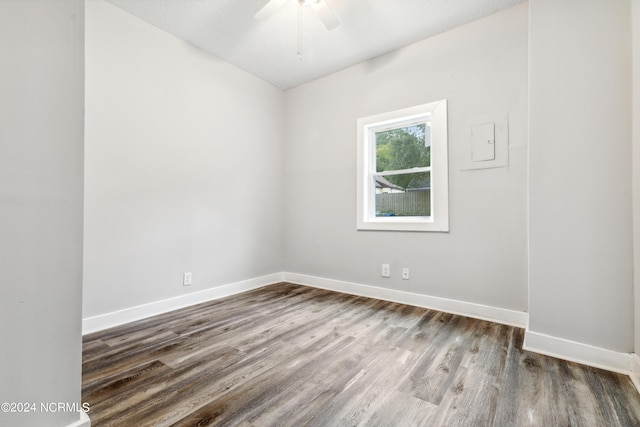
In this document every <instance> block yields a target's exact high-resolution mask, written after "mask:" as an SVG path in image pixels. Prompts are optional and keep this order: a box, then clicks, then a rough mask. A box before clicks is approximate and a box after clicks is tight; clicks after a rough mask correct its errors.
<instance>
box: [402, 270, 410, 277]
mask: <svg viewBox="0 0 640 427" xmlns="http://www.w3.org/2000/svg"><path fill="white" fill-rule="evenodd" d="M402 280H409V268H408V267H403V268H402Z"/></svg>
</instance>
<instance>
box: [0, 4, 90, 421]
mask: <svg viewBox="0 0 640 427" xmlns="http://www.w3.org/2000/svg"><path fill="white" fill-rule="evenodd" d="M83 9H84V2H83V1H74V0H59V1H51V0H31V1H23V0H8V1H1V2H0V70H2V72H1V73H2V78H1V79H0V94H2V95H1V96H0V118H1V119H0V402H2V403H3V406H2V411H0V425H2V426H11V427H20V426H28V427H34V426H36V427H37V426H47V427H57V426H65V425H70V424H72V423H75V422H77V421H79V420H80V415H79V412H78V410H77V409H79V405H80V399H81V396H80V386H81V385H80V384H81V378H80V373H81V364H82V359H81V357H82V338H81V330H80V326H81V304H82V197H83V195H82V161H83V154H82V151H83V148H82V139H83V121H82V120H83V119H82V108H83V86H84V82H83V79H84V78H83V70H84V61H83V55H84V53H83V31H84V30H83V25H84V12H83ZM25 402H27V403H29V404H30V405H29V407H28V412H27V411H25V409H24V407H22V408H21V407H20V406H19V405H20V404H22V405H24V403H25ZM52 402H53V403H56V404H57V403H58V402H61V403H63V404H69V405H70V406H69V407H68V409H67V407H65V408H63V410H58V409H57V407H56V406H54V407H53V411H49V410H48V409H50V408H51V407H50V406H48V405H49V404H50V403H52ZM5 403H8V404H10V405H11V404H12V403H14V404H17V405H15V406H8V407H7V406H5ZM31 404H34V406H31ZM42 404H44V405H45V407H44V408H43V407H42V406H41V405H42ZM74 405H75V407H76V409H75V410H74V408H73V406H74ZM6 409H9V412H6ZM20 409H22V410H20ZM11 410H15V411H16V412H11Z"/></svg>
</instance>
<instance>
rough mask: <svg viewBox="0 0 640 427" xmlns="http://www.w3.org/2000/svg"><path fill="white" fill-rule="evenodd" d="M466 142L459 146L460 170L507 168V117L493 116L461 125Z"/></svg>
mask: <svg viewBox="0 0 640 427" xmlns="http://www.w3.org/2000/svg"><path fill="white" fill-rule="evenodd" d="M461 131H462V134H463V135H464V137H465V139H466V141H465V142H464V143H462V144H460V148H459V159H460V161H461V162H460V163H461V167H460V170H463V171H467V170H475V169H490V168H503V167H506V166H509V116H508V115H506V114H493V115H487V116H482V117H476V118H473V119H470V120H466V121H464V122H462V124H461Z"/></svg>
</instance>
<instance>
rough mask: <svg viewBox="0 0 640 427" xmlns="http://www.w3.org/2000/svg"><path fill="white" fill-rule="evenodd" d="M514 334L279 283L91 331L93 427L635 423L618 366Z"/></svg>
mask: <svg viewBox="0 0 640 427" xmlns="http://www.w3.org/2000/svg"><path fill="white" fill-rule="evenodd" d="M523 336H524V334H523V331H522V330H521V329H518V328H514V327H510V326H504V325H497V324H493V323H491V322H486V321H481V320H475V319H469V318H465V317H462V316H455V315H452V314H447V313H440V312H436V311H433V310H427V309H423V308H418V307H411V306H407V305H403V304H397V303H392V302H387V301H379V300H374V299H369V298H365V297H358V296H353V295H345V294H340V293H337V292H332V291H327V290H322V289H314V288H309V287H305V286H299V285H293V284H288V283H280V284H277V285H272V286H267V287H264V288H260V289H256V290H253V291H250V292H246V293H243V294H238V295H234V296H231V297H228V298H224V299H221V300H216V301H211V302H208V303H203V304H198V305H195V306H192V307H186V308H184V309H181V310H176V311H173V312H171V313H166V314H163V315H160V316H155V317H152V318H149V319H144V320H141V321H139V322H133V323H131V324H127V325H122V326H120V327H117V328H112V329H109V330H106V331H100V332H96V333H94V334H91V335H88V336H86V337H85V338H84V340H83V401H86V402H88V403H89V404H90V406H91V412H90V416H91V420H92V426H94V427H101V426H129V425H135V426H169V425H176V426H205V425H224V426H245V427H247V426H265V425H278V426H301V425H307V426H311V425H318V426H320V425H323V426H326V425H332V426H333V425H336V426H338V425H362V426H390V425H402V426H458V427H462V426H491V425H493V426H499V427H503V426H504V427H507V426H509V427H511V426H520V425H528V426H545V427H546V426H556V425H562V426H621V427H622V426H625V427H626V426H636V425H640V397H639V396H638V393H637V392H636V391H635V389H634V387H633V385H632V384H631V382H630V380H629V379H628V378H627V377H625V376H623V375H619V374H614V373H610V372H605V371H602V370H598V369H594V368H589V367H585V366H582V365H578V364H575V363H570V362H565V361H562V360H558V359H554V358H550V357H546V356H542V355H538V354H534V353H530V352H527V351H524V350H522V340H523Z"/></svg>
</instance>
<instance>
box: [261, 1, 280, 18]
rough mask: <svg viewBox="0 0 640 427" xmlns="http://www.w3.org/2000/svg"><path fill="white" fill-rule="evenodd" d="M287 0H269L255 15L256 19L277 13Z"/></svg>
mask: <svg viewBox="0 0 640 427" xmlns="http://www.w3.org/2000/svg"><path fill="white" fill-rule="evenodd" d="M286 2H287V0H269V2H268V3H267V4H265V5H264V6H263V7H262V9H260V10H259V11H258V13H256V14H255V15H254V16H253V17H254V18H256V19H266V18H268V17H270V16H271V15H273V14H274V13H276V12H277V11H278V9H280V8H281V7H282V6H283V5H284V4H285V3H286Z"/></svg>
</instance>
